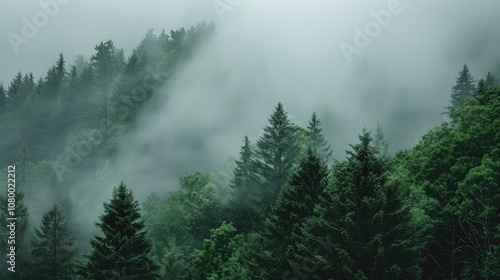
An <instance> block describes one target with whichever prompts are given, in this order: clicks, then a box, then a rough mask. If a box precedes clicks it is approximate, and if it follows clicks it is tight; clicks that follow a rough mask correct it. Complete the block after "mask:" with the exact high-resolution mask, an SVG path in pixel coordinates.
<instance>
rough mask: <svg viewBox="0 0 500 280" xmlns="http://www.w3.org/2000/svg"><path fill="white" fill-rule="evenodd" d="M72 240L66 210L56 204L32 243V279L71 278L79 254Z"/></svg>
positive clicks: (44, 219) (46, 215) (46, 216)
mask: <svg viewBox="0 0 500 280" xmlns="http://www.w3.org/2000/svg"><path fill="white" fill-rule="evenodd" d="M73 239H74V238H73V237H72V236H71V230H70V228H69V227H68V225H67V222H66V219H65V218H64V215H63V213H62V212H61V210H59V207H58V206H57V205H54V206H53V207H52V209H50V210H49V211H48V212H47V213H45V214H44V215H43V217H42V222H41V224H40V229H35V236H34V238H33V240H32V242H31V252H32V262H31V265H32V266H33V267H32V270H31V273H32V279H40V280H44V279H47V280H49V279H53V280H55V279H58V280H59V279H61V280H62V279H72V276H73V272H74V271H73V268H74V257H75V253H76V249H73Z"/></svg>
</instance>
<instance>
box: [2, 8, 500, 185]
mask: <svg viewBox="0 0 500 280" xmlns="http://www.w3.org/2000/svg"><path fill="white" fill-rule="evenodd" d="M40 3H42V4H40ZM44 3H52V4H51V5H49V6H50V9H49V10H47V9H44V8H43V7H42V6H44ZM54 3H57V7H55V6H54ZM499 11H500V1H494V0H491V1H481V3H480V5H479V4H477V2H473V1H451V0H448V1H410V0H401V1H396V0H390V1H389V0H376V1H347V0H345V1H335V0H328V1H327V0H324V1H323V0H220V1H212V0H163V1H123V0H121V1H119V0H107V1H102V0H100V1H98V0H86V1H78V0H72V1H71V0H64V1H63V0H59V1H57V0H41V1H7V0H0V22H1V24H0V34H1V39H0V50H1V51H0V63H1V64H0V65H1V68H0V82H2V83H3V84H4V85H5V86H7V85H8V83H9V82H10V80H11V79H12V77H13V76H14V75H15V73H16V72H17V71H21V72H22V73H28V72H30V71H32V72H33V73H34V75H35V77H36V78H39V77H43V76H44V75H45V73H46V71H47V69H48V68H49V67H50V66H51V65H53V64H54V63H55V61H56V60H57V56H58V54H59V53H60V52H63V53H64V55H65V57H66V59H67V61H68V63H69V64H71V63H72V62H73V60H74V59H75V57H76V55H79V54H81V55H83V56H84V57H86V58H87V59H88V58H89V57H90V56H91V55H92V54H93V53H94V46H95V45H97V44H98V43H99V42H101V41H106V40H108V39H112V40H113V42H114V43H115V46H117V47H118V48H123V49H124V51H125V55H126V57H128V56H129V55H130V53H131V51H132V49H134V48H135V47H136V46H137V45H138V44H139V42H140V40H141V39H142V38H143V37H144V35H145V33H146V31H147V30H148V29H149V28H155V32H156V34H158V33H159V32H160V31H161V29H162V28H165V29H166V30H170V29H178V28H180V27H189V26H191V25H194V24H196V23H198V22H200V21H202V20H204V19H205V20H213V21H214V22H215V23H216V24H217V26H218V28H217V34H216V36H215V37H214V38H213V40H212V41H211V42H210V43H208V44H207V45H206V46H203V47H202V48H201V49H200V51H199V52H198V53H197V54H196V55H194V56H193V58H192V59H191V60H190V61H189V62H188V63H187V64H186V66H185V67H184V68H182V69H178V71H177V73H176V75H175V79H173V80H171V81H170V82H169V84H167V85H165V86H164V87H163V88H162V89H161V90H160V92H165V93H167V94H161V93H160V94H158V95H161V96H168V100H167V99H161V98H158V99H157V100H155V105H156V108H159V109H156V110H145V112H144V113H143V114H142V115H141V117H140V120H139V124H140V125H139V126H138V127H140V128H139V129H137V130H136V131H134V133H133V134H132V135H130V137H129V140H128V142H127V143H126V144H125V146H124V147H123V149H122V150H121V151H120V155H119V158H120V160H119V162H120V166H118V167H117V168H118V169H119V170H120V171H121V172H123V174H127V175H126V177H127V178H128V179H129V180H130V181H131V182H132V184H134V183H137V184H140V182H144V181H147V180H149V182H147V184H148V185H153V184H155V183H157V182H159V181H162V180H164V179H165V178H167V179H171V180H175V179H176V178H177V177H178V176H179V174H182V173H183V172H186V171H190V170H193V169H202V170H210V168H217V167H220V166H222V165H223V163H224V161H225V160H226V159H227V158H228V157H229V156H231V155H233V156H235V155H237V151H238V148H239V145H240V144H241V141H242V140H243V137H244V135H245V134H248V135H249V137H250V138H251V139H252V140H255V139H256V138H257V137H258V136H259V135H260V133H261V128H262V127H264V126H265V125H267V117H268V116H269V115H270V114H271V113H272V110H273V108H274V106H276V104H277V102H278V101H282V102H283V103H284V105H285V108H286V109H287V110H288V112H289V113H290V117H291V118H292V120H293V121H294V122H296V123H298V124H300V125H302V126H306V125H307V120H308V119H309V117H310V115H311V113H312V112H313V111H314V110H316V111H317V112H318V114H319V116H320V118H321V119H322V120H323V123H324V129H325V132H326V134H327V137H328V139H329V140H330V141H331V142H332V146H333V148H334V151H335V157H336V158H337V159H342V158H343V156H344V152H345V150H346V149H348V143H355V142H356V136H357V134H358V133H359V132H360V131H361V129H362V128H363V127H365V126H366V127H367V128H375V127H376V124H377V122H380V123H381V124H382V125H383V126H384V128H385V130H386V134H387V136H388V138H389V140H390V141H391V142H390V143H391V150H392V151H395V150H398V149H404V148H410V147H411V146H412V145H414V144H415V143H416V141H417V140H418V139H419V138H420V137H421V135H422V134H424V133H425V132H426V131H427V130H428V129H430V128H432V127H435V126H436V125H439V124H440V123H441V122H442V121H443V116H442V115H441V114H440V113H441V112H442V111H443V107H444V106H446V105H447V101H448V98H449V92H450V88H451V86H453V84H454V82H455V77H456V76H457V73H458V71H459V70H461V67H462V66H463V64H464V63H467V64H468V65H469V66H470V69H471V71H472V74H473V75H474V77H475V78H479V77H480V76H481V75H485V74H486V73H487V71H489V70H494V71H498V69H500V67H499V63H500V52H499V50H498V49H499V46H500V29H499V28H498V27H499V26H500V17H499V16H498V12H499ZM388 14H389V15H390V18H389V17H388V16H387V15H388ZM377 18H378V19H377ZM44 20H45V22H44ZM31 24H33V25H34V26H35V24H36V25H39V26H40V27H36V26H35V27H36V28H37V30H36V31H34V30H33V29H32V28H31V29H30V27H29V25H31ZM359 30H361V31H359ZM359 32H362V33H363V34H360V33H359ZM366 33H369V35H366ZM26 35H28V36H26ZM28 37H29V38H28ZM362 37H365V38H364V40H363V38H362ZM187 139H188V140H189V141H187ZM144 147H147V149H146V150H148V151H149V152H146V153H145V152H144V151H145V149H144ZM158 166H160V167H161V168H158ZM138 167H139V168H138ZM134 178H135V179H134ZM157 185H158V184H157Z"/></svg>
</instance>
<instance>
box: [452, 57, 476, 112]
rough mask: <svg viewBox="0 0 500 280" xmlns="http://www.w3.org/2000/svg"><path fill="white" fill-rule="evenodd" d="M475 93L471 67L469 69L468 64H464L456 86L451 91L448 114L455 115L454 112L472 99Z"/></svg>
mask: <svg viewBox="0 0 500 280" xmlns="http://www.w3.org/2000/svg"><path fill="white" fill-rule="evenodd" d="M474 92H475V86H474V79H473V78H472V75H471V74H470V72H469V67H467V64H464V67H463V69H462V71H460V72H459V74H458V77H457V80H456V84H455V85H454V86H453V87H452V89H451V96H450V103H451V105H450V106H448V107H447V109H448V114H451V113H453V111H454V110H455V109H456V108H457V107H458V106H460V104H462V102H463V101H464V100H466V99H467V98H469V97H472V95H473V94H474Z"/></svg>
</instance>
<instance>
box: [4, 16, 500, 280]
mask: <svg viewBox="0 0 500 280" xmlns="http://www.w3.org/2000/svg"><path fill="white" fill-rule="evenodd" d="M214 30H215V27H214V25H213V24H212V23H210V24H207V23H205V22H203V23H200V24H199V25H197V26H195V27H191V28H189V29H184V28H181V29H179V30H176V31H174V30H172V31H171V32H170V34H167V33H166V32H164V31H163V32H161V34H160V35H159V36H156V35H154V33H153V31H152V30H150V31H149V32H148V33H147V34H146V36H145V38H144V39H143V40H142V42H141V43H140V44H139V46H138V47H137V48H136V49H135V50H134V51H133V53H132V54H131V56H130V57H129V58H127V59H126V58H125V57H124V52H123V51H122V50H121V49H118V48H117V47H116V46H115V45H114V43H113V42H112V41H111V40H109V41H107V42H101V43H99V44H98V45H97V46H96V47H95V54H94V55H92V57H91V58H90V60H86V59H84V58H83V57H79V58H78V59H77V60H76V61H75V62H74V64H73V65H71V67H68V65H67V62H66V60H65V58H64V55H63V54H61V55H60V56H59V57H58V59H57V61H56V63H55V64H54V66H53V67H51V68H49V70H48V71H47V75H46V76H45V77H44V78H41V79H38V80H36V79H35V77H34V76H33V75H32V74H22V73H18V74H17V75H16V76H15V77H14V79H13V80H12V82H11V83H10V84H9V85H8V86H7V87H4V86H3V85H0V135H1V136H2V137H1V138H0V154H1V155H2V158H0V164H2V168H4V167H6V166H7V164H16V166H18V168H19V171H18V174H19V177H18V178H17V189H18V191H17V192H16V199H17V200H16V207H17V209H16V213H17V218H18V220H17V225H18V227H17V231H16V234H17V235H16V237H17V240H16V248H17V251H16V258H17V259H16V260H17V270H18V271H19V273H16V274H15V276H14V274H12V273H9V272H8V271H7V262H6V261H7V259H6V256H7V255H6V254H7V253H8V252H7V251H6V250H8V248H9V247H8V245H7V244H5V243H6V241H7V240H8V239H7V237H8V234H9V232H8V229H6V228H5V227H2V228H0V236H1V239H0V253H1V260H2V261H1V265H0V268H1V272H0V273H1V274H0V278H1V279H106V280H107V279H178V280H181V279H213V280H215V279H227V280H229V279H234V280H236V279H450V280H451V279H500V245H499V244H500V215H499V213H500V209H499V207H500V186H499V182H500V115H499V114H500V87H499V86H498V82H497V80H496V78H495V76H494V75H493V74H491V73H488V74H487V75H486V76H485V78H484V79H480V80H479V81H478V82H476V81H474V79H473V78H472V74H471V73H470V70H469V68H468V67H467V65H464V67H463V68H462V70H461V71H460V72H459V75H458V77H457V80H456V84H455V85H454V86H453V87H452V88H451V96H450V103H451V104H450V106H448V107H446V110H447V111H446V113H447V114H448V115H449V117H450V121H449V122H445V123H443V124H441V125H440V126H438V127H436V128H434V129H432V130H430V131H429V132H427V133H426V134H425V135H424V136H423V137H422V139H421V140H420V141H419V142H418V144H417V145H416V146H415V147H413V148H411V149H409V150H406V151H399V152H397V153H395V154H389V152H388V146H389V142H388V139H386V138H385V135H384V132H383V127H382V126H381V125H379V126H378V127H377V128H376V129H375V130H374V133H371V132H370V131H368V130H361V129H359V131H361V133H360V134H359V141H358V143H353V144H352V145H351V149H350V150H349V151H347V154H346V158H345V159H341V160H334V159H333V158H332V147H331V146H330V144H329V142H328V140H327V139H326V137H325V136H324V135H323V128H322V122H321V120H320V119H319V117H318V115H317V114H316V113H313V114H312V117H311V119H310V121H309V122H308V124H307V125H306V126H305V127H302V126H300V125H299V124H295V123H293V122H292V121H291V120H290V118H289V116H288V113H287V111H286V110H285V106H284V104H283V103H281V102H280V103H278V104H277V105H276V107H275V108H274V111H273V112H270V117H269V118H268V121H269V124H268V125H267V126H266V127H265V128H264V129H263V134H262V135H261V136H260V138H259V139H257V141H255V143H252V142H251V141H250V140H249V137H247V136H245V137H244V138H243V139H244V141H243V144H242V145H241V148H240V153H239V158H238V159H236V160H235V162H234V165H230V166H229V165H228V166H229V167H227V166H226V170H224V169H221V170H215V171H212V172H200V171H193V172H191V173H188V174H185V175H183V176H182V177H180V178H179V187H178V188H177V189H176V190H174V191H172V192H170V193H168V194H156V193H152V194H150V195H149V196H148V198H147V199H146V201H145V202H143V203H142V205H141V204H139V203H138V202H137V201H136V200H135V199H134V197H133V195H132V192H131V191H130V189H128V188H127V187H126V186H125V185H124V183H123V182H122V183H121V184H119V181H118V178H117V177H116V176H115V174H113V170H112V165H113V161H114V160H115V156H116V153H117V151H118V150H119V149H120V147H121V145H122V143H123V141H124V139H125V138H126V136H127V134H128V133H129V132H130V131H131V128H132V127H133V125H134V123H135V122H136V120H137V116H138V114H139V113H140V110H141V108H142V107H143V104H145V103H146V102H147V101H148V100H150V99H151V98H152V97H153V96H154V95H155V94H157V89H159V88H160V87H161V86H162V85H164V84H165V83H168V82H169V81H170V77H171V76H172V75H173V74H174V73H175V71H176V69H178V67H179V65H182V63H183V62H184V61H186V59H187V58H189V57H191V55H192V54H193V52H194V51H195V50H196V49H198V47H199V46H201V45H202V44H203V42H205V41H207V40H209V39H210V37H211V36H212V35H213V34H214ZM166 94H168V92H167V93H166ZM14 128H15V129H14ZM242 136H243V135H242ZM84 137H86V138H88V139H91V140H92V141H88V139H87V140H85V139H84ZM89 143H91V145H89ZM236 145H237V143H235V146H236ZM333 148H335V147H333ZM74 151H77V153H75V152H74ZM103 158H105V159H106V160H107V161H106V163H105V164H103V162H102V159H103ZM221 164H222V163H221ZM103 165H104V167H102V166H103ZM96 166H98V167H96ZM159 168H163V167H159ZM228 168H229V169H230V170H229V171H228ZM79 169H85V170H91V171H92V172H93V173H95V174H96V175H95V177H92V176H90V177H92V178H91V179H89V181H88V182H80V181H79V180H78V178H79V177H76V176H75V174H77V173H78V172H75V171H78V170H79ZM2 172H3V173H5V172H4V171H2ZM118 184H119V185H118ZM159 184H162V182H159ZM116 185H118V187H116V188H115V189H114V191H113V194H112V197H111V200H110V201H109V202H107V203H104V210H103V213H102V214H101V216H100V217H99V221H98V222H96V224H95V225H96V227H97V229H99V233H98V234H96V235H95V236H94V237H92V238H91V239H90V243H89V242H88V241H89V237H90V236H85V235H83V236H82V234H83V233H82V232H84V231H82V229H81V228H79V225H78V224H75V223H73V222H72V220H73V219H72V217H74V216H75V215H77V214H78V213H74V211H73V208H74V204H75V203H76V202H75V201H74V199H75V198H71V197H69V195H68V189H72V190H76V193H80V194H83V193H84V192H90V191H93V190H96V189H98V188H111V187H115V186H116ZM138 187H140V186H138ZM27 192H29V194H30V195H33V196H36V197H38V196H42V195H43V193H44V192H50V193H51V194H55V195H53V196H52V197H51V198H52V199H53V200H54V201H53V202H54V203H55V204H57V205H56V206H54V207H53V208H51V209H49V210H48V211H47V212H46V213H45V214H44V215H43V216H42V217H41V221H40V224H39V226H38V225H37V224H38V220H30V219H31V218H30V217H31V216H30V212H29V208H30V207H31V204H27V203H25V198H24V197H23V196H24V195H25V194H26V193H27ZM0 198H1V199H0V202H1V207H4V208H5V207H6V205H7V203H6V201H7V198H6V197H5V196H4V194H2V196H0ZM77 198H78V197H77ZM79 203H88V204H89V206H88V207H89V209H90V208H95V207H98V206H96V205H98V204H99V203H102V201H97V202H96V201H92V202H90V201H84V200H82V201H80V202H79ZM140 206H142V207H140ZM4 208H2V211H1V213H0V218H1V219H2V220H6V218H7V216H6V215H7V210H6V209H4ZM33 208H34V207H33ZM32 211H38V209H37V210H32ZM36 214H37V213H36ZM35 226H36V229H35ZM75 238H76V239H78V240H84V241H83V242H85V244H87V245H82V244H80V243H81V242H80V243H79V244H75V242H74V240H75ZM30 242H31V243H30ZM134 277H135V278H134Z"/></svg>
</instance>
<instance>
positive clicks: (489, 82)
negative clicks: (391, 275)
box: [484, 72, 498, 87]
mask: <svg viewBox="0 0 500 280" xmlns="http://www.w3.org/2000/svg"><path fill="white" fill-rule="evenodd" d="M484 83H485V86H487V87H490V86H491V87H493V86H497V85H498V80H497V78H495V76H494V75H493V74H491V72H488V74H486V79H485V81H484Z"/></svg>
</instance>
